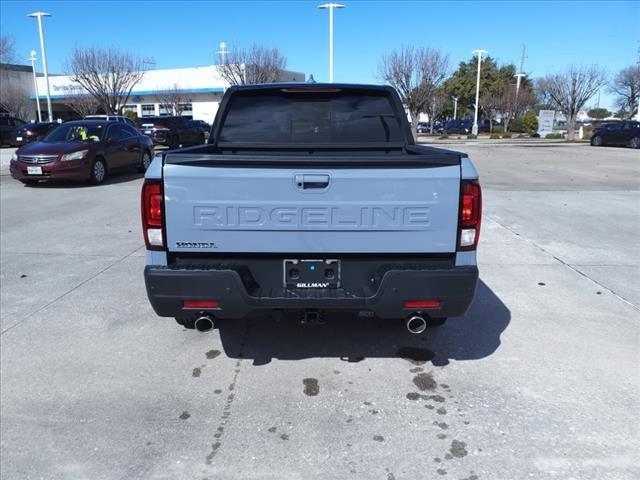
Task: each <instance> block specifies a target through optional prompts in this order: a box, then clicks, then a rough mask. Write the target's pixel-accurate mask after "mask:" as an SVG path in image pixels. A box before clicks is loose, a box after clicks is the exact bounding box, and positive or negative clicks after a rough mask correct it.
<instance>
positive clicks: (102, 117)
mask: <svg viewBox="0 0 640 480" xmlns="http://www.w3.org/2000/svg"><path fill="white" fill-rule="evenodd" d="M84 119H85V120H105V121H114V122H122V123H126V124H127V125H131V126H132V127H135V126H136V124H135V123H134V122H133V120H131V119H130V118H129V117H125V116H124V115H85V117H84Z"/></svg>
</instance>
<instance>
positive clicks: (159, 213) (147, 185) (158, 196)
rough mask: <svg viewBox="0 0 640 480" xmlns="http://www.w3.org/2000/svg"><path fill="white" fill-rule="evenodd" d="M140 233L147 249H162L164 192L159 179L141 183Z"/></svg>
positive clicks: (163, 247)
mask: <svg viewBox="0 0 640 480" xmlns="http://www.w3.org/2000/svg"><path fill="white" fill-rule="evenodd" d="M141 206H142V233H143V235H144V242H145V243H146V245H147V250H164V249H165V244H164V194H163V191H162V181H161V180H145V181H144V185H142V195H141Z"/></svg>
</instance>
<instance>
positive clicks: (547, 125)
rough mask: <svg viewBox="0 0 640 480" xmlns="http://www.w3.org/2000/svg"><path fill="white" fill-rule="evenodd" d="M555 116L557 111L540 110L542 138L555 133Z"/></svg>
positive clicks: (539, 128) (539, 120) (539, 126)
mask: <svg viewBox="0 0 640 480" xmlns="http://www.w3.org/2000/svg"><path fill="white" fill-rule="evenodd" d="M555 116H556V112H555V110H540V113H539V114H538V135H540V137H541V138H544V137H545V136H546V135H547V134H548V133H551V132H553V120H554V119H555Z"/></svg>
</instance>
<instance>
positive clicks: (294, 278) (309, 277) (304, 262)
mask: <svg viewBox="0 0 640 480" xmlns="http://www.w3.org/2000/svg"><path fill="white" fill-rule="evenodd" d="M283 268H284V286H285V288H340V260H335V259H330V260H309V259H300V260H298V259H287V260H285V261H284V262H283Z"/></svg>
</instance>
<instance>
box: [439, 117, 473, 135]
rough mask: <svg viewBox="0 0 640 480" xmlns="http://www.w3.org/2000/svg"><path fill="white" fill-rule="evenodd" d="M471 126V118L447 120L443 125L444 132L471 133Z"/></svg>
mask: <svg viewBox="0 0 640 480" xmlns="http://www.w3.org/2000/svg"><path fill="white" fill-rule="evenodd" d="M472 128H473V120H449V121H448V122H447V124H446V126H445V127H444V131H445V133H447V134H449V133H463V134H469V133H471V129H472Z"/></svg>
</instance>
